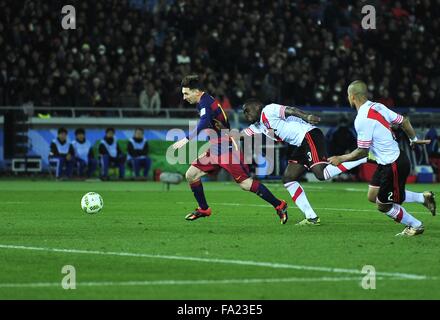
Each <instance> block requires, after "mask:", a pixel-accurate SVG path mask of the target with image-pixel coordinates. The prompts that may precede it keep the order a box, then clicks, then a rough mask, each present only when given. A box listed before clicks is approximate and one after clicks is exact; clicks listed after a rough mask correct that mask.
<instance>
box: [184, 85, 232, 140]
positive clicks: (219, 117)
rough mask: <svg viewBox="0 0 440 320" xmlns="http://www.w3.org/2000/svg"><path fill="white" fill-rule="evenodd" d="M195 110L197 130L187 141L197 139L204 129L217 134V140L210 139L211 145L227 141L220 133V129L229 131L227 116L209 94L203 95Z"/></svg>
mask: <svg viewBox="0 0 440 320" xmlns="http://www.w3.org/2000/svg"><path fill="white" fill-rule="evenodd" d="M197 110H198V111H199V113H200V121H199V123H198V124H197V128H196V129H195V130H193V131H192V132H191V133H190V134H189V135H188V136H187V138H188V139H192V138H194V137H197V135H198V134H199V133H200V132H201V131H202V130H205V129H212V130H214V131H215V132H216V133H217V136H218V138H219V139H215V140H214V141H212V139H211V140H210V142H211V143H219V142H221V141H222V140H223V139H228V137H226V136H225V134H224V133H222V132H221V129H228V130H229V129H230V125H229V120H228V116H227V115H226V113H225V112H224V110H223V108H222V107H221V105H220V103H219V102H218V101H216V100H215V99H214V98H213V97H212V96H210V95H209V94H207V93H204V94H203V95H202V97H201V98H200V101H199V103H198V104H197Z"/></svg>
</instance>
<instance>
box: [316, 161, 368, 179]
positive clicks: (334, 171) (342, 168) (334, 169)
mask: <svg viewBox="0 0 440 320" xmlns="http://www.w3.org/2000/svg"><path fill="white" fill-rule="evenodd" d="M366 162H367V158H362V159H359V160H356V161H347V162H342V163H341V164H340V165H338V166H334V165H332V164H329V165H328V166H327V167H325V168H324V178H325V180H328V179H331V178H333V177H334V176H337V175H338V174H341V173H342V172H347V171H348V170H351V169H353V168H354V167H357V166H358V165H361V164H362V163H366Z"/></svg>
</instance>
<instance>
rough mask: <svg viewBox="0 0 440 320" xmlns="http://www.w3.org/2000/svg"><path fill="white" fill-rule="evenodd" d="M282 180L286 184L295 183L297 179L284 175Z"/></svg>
mask: <svg viewBox="0 0 440 320" xmlns="http://www.w3.org/2000/svg"><path fill="white" fill-rule="evenodd" d="M281 180H282V181H283V184H286V183H289V182H292V181H295V177H294V176H293V175H291V174H284V175H283V177H282V178H281Z"/></svg>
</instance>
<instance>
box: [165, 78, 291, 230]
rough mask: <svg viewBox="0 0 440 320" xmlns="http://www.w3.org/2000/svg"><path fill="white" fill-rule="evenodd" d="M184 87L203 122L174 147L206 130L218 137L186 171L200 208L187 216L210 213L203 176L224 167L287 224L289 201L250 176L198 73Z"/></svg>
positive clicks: (224, 119) (225, 119) (186, 97)
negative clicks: (281, 198)
mask: <svg viewBox="0 0 440 320" xmlns="http://www.w3.org/2000/svg"><path fill="white" fill-rule="evenodd" d="M181 87H182V94H183V99H184V100H186V101H187V102H189V103H190V104H196V105H197V110H198V111H199V113H200V121H199V123H198V125H197V128H196V129H195V130H194V131H192V132H191V133H190V134H189V135H188V136H187V137H185V138H184V139H181V140H179V141H177V142H176V143H174V144H173V148H174V149H178V148H181V147H183V146H184V145H185V144H186V143H188V142H189V141H190V140H191V139H193V138H197V136H198V134H199V133H200V132H201V131H202V130H204V129H211V130H214V131H215V132H216V134H217V138H215V139H212V138H211V139H210V149H209V150H208V151H207V152H206V153H205V154H203V155H202V156H201V157H199V158H198V159H197V160H195V161H194V162H193V163H192V164H191V166H190V167H189V169H188V171H187V172H186V179H187V181H188V182H189V184H190V187H191V190H192V192H193V193H194V197H195V198H196V200H197V203H198V204H199V207H198V208H197V209H195V211H193V212H192V213H190V214H188V215H187V216H186V217H185V219H186V220H196V219H198V218H202V217H208V216H210V215H211V208H210V207H209V205H208V203H207V201H206V198H205V193H204V191H203V185H202V182H201V181H200V178H201V177H203V176H204V175H206V174H208V173H214V172H217V171H218V170H220V168H223V169H225V170H226V171H227V172H229V174H230V175H231V176H232V177H233V178H234V180H235V182H236V183H238V184H239V185H240V187H241V188H242V189H243V190H245V191H251V192H253V193H256V194H257V195H258V196H259V197H260V198H262V199H263V200H265V201H267V202H268V203H270V204H271V205H272V206H273V207H274V208H275V210H276V213H277V214H278V216H279V218H280V220H281V223H282V224H285V223H286V222H287V219H288V216H287V203H286V202H285V201H284V200H280V199H277V198H276V197H275V196H274V195H273V194H272V193H271V192H270V191H269V189H267V188H266V187H265V186H264V185H263V184H262V183H260V182H259V181H257V180H254V179H252V178H251V177H250V176H249V168H248V166H247V165H246V164H245V163H244V155H243V153H242V152H241V151H240V150H239V147H238V145H237V143H236V142H235V140H234V139H233V138H232V137H231V136H229V135H227V134H226V133H225V132H224V131H225V130H223V131H222V129H230V125H229V121H228V117H227V115H226V113H225V112H224V111H223V109H222V107H221V105H220V104H219V103H217V102H216V101H215V99H214V98H213V97H211V96H210V95H209V94H208V93H206V92H205V91H204V89H203V86H202V83H201V82H200V80H199V77H198V76H197V75H189V76H186V77H185V78H184V79H183V80H182V84H181ZM222 142H223V143H222Z"/></svg>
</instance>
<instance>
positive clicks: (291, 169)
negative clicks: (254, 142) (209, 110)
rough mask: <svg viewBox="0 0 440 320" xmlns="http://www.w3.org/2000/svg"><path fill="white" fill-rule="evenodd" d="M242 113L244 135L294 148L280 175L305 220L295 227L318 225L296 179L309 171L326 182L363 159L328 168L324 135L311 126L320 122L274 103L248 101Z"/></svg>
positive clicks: (297, 110) (365, 159) (358, 163)
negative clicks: (245, 121)
mask: <svg viewBox="0 0 440 320" xmlns="http://www.w3.org/2000/svg"><path fill="white" fill-rule="evenodd" d="M243 112H244V116H245V118H246V120H247V121H249V122H250V123H252V125H250V126H249V127H248V128H246V129H244V130H243V132H244V133H245V134H246V135H248V136H252V135H254V134H257V133H262V134H265V135H266V136H268V137H269V138H270V139H272V140H275V141H280V142H285V143H288V144H290V145H293V146H296V147H297V148H296V150H295V151H294V153H293V154H292V155H290V156H289V163H288V166H287V168H286V171H285V172H284V174H283V183H284V186H285V187H286V189H287V190H288V191H289V193H290V195H291V197H292V200H293V202H295V204H296V205H297V206H298V208H299V209H300V210H301V211H302V212H303V213H304V215H305V219H304V220H302V221H301V222H299V223H298V224H299V225H319V224H320V219H319V218H318V216H317V215H316V213H315V211H314V210H313V208H312V206H311V205H310V203H309V201H308V199H307V197H306V194H305V192H304V189H303V188H302V187H301V185H300V184H299V182H298V179H299V178H300V177H301V176H302V175H303V173H304V172H305V171H307V170H310V171H311V172H313V173H314V174H315V176H316V177H317V178H318V179H319V180H328V179H331V178H332V177H334V176H336V175H338V174H340V173H342V172H345V171H348V170H350V169H352V168H354V167H356V166H358V165H360V164H361V163H365V162H366V161H367V158H366V157H365V158H364V159H360V160H357V161H351V162H345V163H342V164H339V165H338V166H333V165H330V164H329V163H328V162H327V149H326V144H325V138H324V134H323V133H322V131H321V130H320V129H318V128H317V127H315V126H314V124H316V123H318V122H319V120H320V119H319V118H318V117H316V116H314V115H312V114H308V113H306V112H304V111H302V110H300V109H298V108H295V107H289V106H283V105H279V104H275V103H272V104H269V105H267V106H264V105H263V104H262V103H261V102H260V101H258V100H254V99H252V100H248V101H246V103H245V104H244V105H243Z"/></svg>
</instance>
